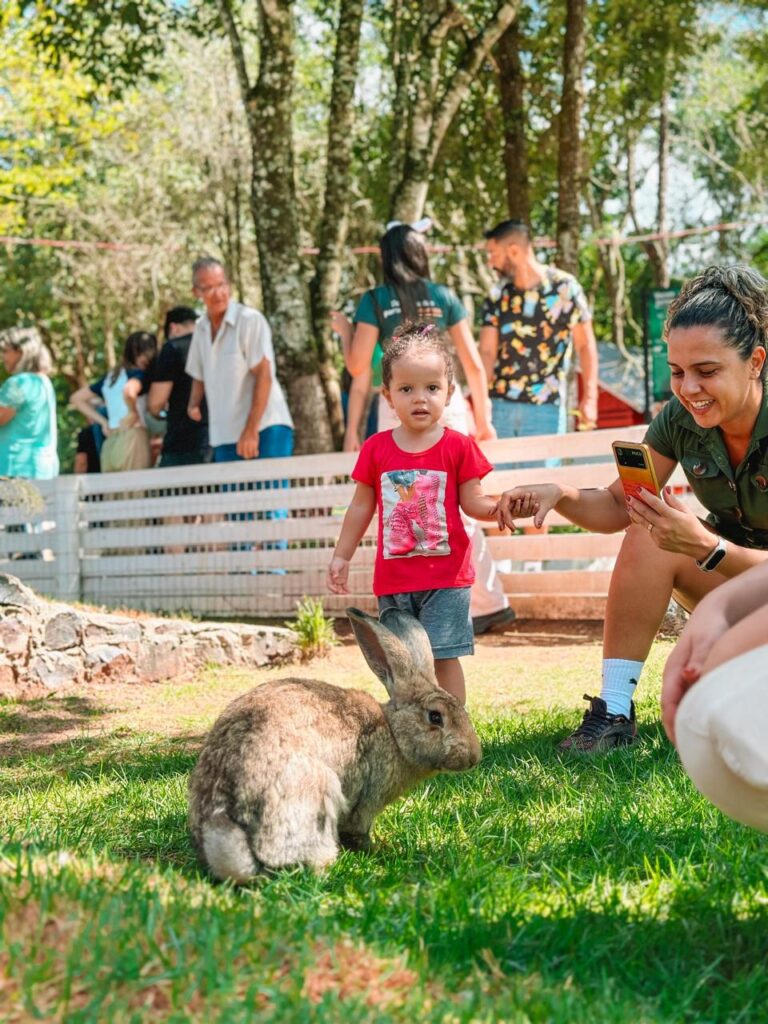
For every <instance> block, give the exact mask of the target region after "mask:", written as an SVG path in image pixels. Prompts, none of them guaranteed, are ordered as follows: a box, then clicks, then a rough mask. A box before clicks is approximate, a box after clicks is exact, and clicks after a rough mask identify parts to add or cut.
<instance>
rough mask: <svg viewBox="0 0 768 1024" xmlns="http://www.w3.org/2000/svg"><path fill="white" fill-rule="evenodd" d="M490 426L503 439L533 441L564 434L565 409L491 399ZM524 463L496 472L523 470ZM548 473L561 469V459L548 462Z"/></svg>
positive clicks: (506, 465) (504, 466)
mask: <svg viewBox="0 0 768 1024" xmlns="http://www.w3.org/2000/svg"><path fill="white" fill-rule="evenodd" d="M491 423H492V424H493V425H494V427H495V428H496V435H497V437H499V438H503V437H534V436H536V435H538V434H564V433H565V425H566V424H565V405H564V404H563V402H557V403H554V402H553V403H550V404H549V405H532V404H531V403H530V402H509V401H507V399H506V398H491ZM524 465H525V463H524V462H505V463H502V464H499V465H497V467H496V468H497V469H521V468H522V467H523V466H524ZM544 465H545V466H546V467H547V468H548V469H552V467H553V466H559V465H560V459H546V460H545V462H544Z"/></svg>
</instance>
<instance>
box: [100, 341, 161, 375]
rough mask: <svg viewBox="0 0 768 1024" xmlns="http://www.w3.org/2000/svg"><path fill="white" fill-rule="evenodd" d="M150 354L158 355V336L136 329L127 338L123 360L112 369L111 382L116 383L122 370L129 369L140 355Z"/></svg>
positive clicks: (152, 355)
mask: <svg viewBox="0 0 768 1024" xmlns="http://www.w3.org/2000/svg"><path fill="white" fill-rule="evenodd" d="M144 355H148V356H150V357H151V358H152V359H154V357H155V356H156V355H157V338H156V337H155V335H154V334H150V333H149V331H134V333H133V334H129V335H128V337H127V338H126V339H125V345H123V361H122V363H121V364H120V365H119V366H116V367H115V368H114V370H113V371H112V376H111V377H110V383H111V384H114V383H115V381H116V380H117V378H118V377H119V376H120V371H121V370H128V369H130V368H131V367H133V366H136V363H137V361H138V359H139V357H140V356H144Z"/></svg>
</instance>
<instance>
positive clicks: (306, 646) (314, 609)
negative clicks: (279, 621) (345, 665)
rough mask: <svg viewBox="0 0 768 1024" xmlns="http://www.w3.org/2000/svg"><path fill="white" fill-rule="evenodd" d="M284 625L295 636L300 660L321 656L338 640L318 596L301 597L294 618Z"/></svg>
mask: <svg viewBox="0 0 768 1024" xmlns="http://www.w3.org/2000/svg"><path fill="white" fill-rule="evenodd" d="M285 625H286V626H287V627H288V629H290V630H291V632H292V633H293V634H294V636H295V638H296V644H297V646H298V648H299V652H300V655H301V658H302V660H304V661H309V660H310V659H311V658H322V657H323V656H324V655H326V654H328V653H329V652H330V650H331V648H332V647H335V646H336V644H337V643H338V642H339V641H338V638H337V636H336V630H335V628H334V623H333V619H328V618H326V617H325V612H324V610H323V602H322V599H321V598H319V597H303V598H302V599H301V601H299V602H298V603H297V605H296V618H295V619H289V620H288V621H287V622H286V623H285Z"/></svg>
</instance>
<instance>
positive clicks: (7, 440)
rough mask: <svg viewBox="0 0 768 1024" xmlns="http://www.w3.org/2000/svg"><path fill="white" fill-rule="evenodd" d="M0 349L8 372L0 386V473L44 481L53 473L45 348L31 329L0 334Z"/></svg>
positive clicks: (52, 404) (52, 411)
mask: <svg viewBox="0 0 768 1024" xmlns="http://www.w3.org/2000/svg"><path fill="white" fill-rule="evenodd" d="M0 352H1V353H2V358H3V365H4V366H5V369H6V372H7V373H8V379H7V380H6V381H4V383H3V384H2V386H0V476H9V477H26V478H27V479H29V480H50V479H51V478H52V477H55V476H57V475H58V472H59V456H58V454H57V452H56V444H57V436H58V435H57V429H56V396H55V394H54V391H53V386H52V385H51V382H50V380H49V379H48V374H49V373H50V372H51V370H52V364H51V355H50V352H49V351H48V349H47V348H46V346H45V345H44V344H43V341H42V338H41V337H40V334H39V332H38V331H37V329H36V328H34V327H11V328H9V329H8V330H6V331H3V332H2V333H0Z"/></svg>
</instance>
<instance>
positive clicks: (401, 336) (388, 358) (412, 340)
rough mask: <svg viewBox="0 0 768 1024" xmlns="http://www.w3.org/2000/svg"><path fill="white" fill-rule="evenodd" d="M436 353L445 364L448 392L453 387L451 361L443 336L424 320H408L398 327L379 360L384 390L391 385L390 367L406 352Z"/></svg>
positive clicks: (435, 327)
mask: <svg viewBox="0 0 768 1024" xmlns="http://www.w3.org/2000/svg"><path fill="white" fill-rule="evenodd" d="M414 351H416V352H438V353H439V354H440V355H441V356H442V357H443V362H444V363H445V376H446V377H447V378H448V390H449V391H450V390H451V388H452V387H453V382H454V372H453V359H452V358H451V353H450V351H449V350H448V347H447V344H446V340H445V335H444V334H443V332H442V331H441V330H440V328H439V327H437V326H436V325H435V324H432V323H428V322H427V321H425V320H416V321H413V320H409V321H408V322H407V323H404V324H401V325H400V327H398V328H397V329H396V330H395V332H394V334H393V335H392V339H391V340H390V342H389V344H388V345H387V347H386V349H385V350H384V357H383V358H382V360H381V379H382V382H383V384H384V387H385V388H389V385H390V384H391V383H392V366H393V364H394V363H396V362H397V360H398V359H401V358H402V357H403V356H404V355H405V354H406V353H407V352H414Z"/></svg>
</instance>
